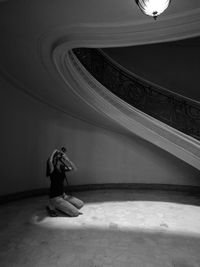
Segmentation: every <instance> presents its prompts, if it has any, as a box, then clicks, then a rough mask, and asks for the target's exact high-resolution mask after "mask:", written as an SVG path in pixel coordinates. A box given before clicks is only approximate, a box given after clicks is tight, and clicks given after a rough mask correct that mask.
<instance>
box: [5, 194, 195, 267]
mask: <svg viewBox="0 0 200 267" xmlns="http://www.w3.org/2000/svg"><path fill="white" fill-rule="evenodd" d="M74 195H75V196H77V197H79V198H80V199H82V200H83V201H85V203H86V204H85V206H84V207H83V208H82V212H83V215H80V216H79V217H76V218H70V217H65V216H63V215H61V214H60V216H59V217H56V218H50V217H48V216H47V214H46V211H45V209H44V208H45V205H46V202H47V197H46V196H43V197H37V198H31V199H26V200H20V201H16V202H12V203H8V204H4V205H1V219H0V266H1V267H7V266H8V267H12V266H13V267H18V266H26V267H29V266H30V267H32V266H37V267H40V266H41V267H42V266H52V267H56V266H60V267H64V266H65V267H68V266H69V267H111V266H112V267H132V266H133V267H199V266H200V197H199V198H198V197H197V196H196V197H195V196H191V195H188V194H186V193H176V192H166V191H165V192H161V191H139V190H137V191H133V190H99V191H88V192H80V193H75V194H74Z"/></svg>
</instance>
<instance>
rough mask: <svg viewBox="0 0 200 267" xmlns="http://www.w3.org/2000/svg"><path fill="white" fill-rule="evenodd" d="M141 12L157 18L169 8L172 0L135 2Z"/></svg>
mask: <svg viewBox="0 0 200 267" xmlns="http://www.w3.org/2000/svg"><path fill="white" fill-rule="evenodd" d="M135 1H136V4H137V5H138V6H139V8H140V9H141V11H142V12H143V13H144V14H146V15H147V16H151V17H153V18H154V19H155V20H156V18H157V17H158V16H159V15H160V14H162V13H163V12H164V11H165V10H166V9H167V8H168V6H169V4H170V2H171V0H135Z"/></svg>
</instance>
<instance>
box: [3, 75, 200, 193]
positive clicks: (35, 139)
mask: <svg viewBox="0 0 200 267" xmlns="http://www.w3.org/2000/svg"><path fill="white" fill-rule="evenodd" d="M0 108H1V138H0V140H1V186H0V195H5V194H9V193H15V192H20V191H24V190H31V189H36V188H43V187H47V186H48V185H49V183H48V178H46V177H45V165H46V159H47V157H48V155H49V153H50V152H52V150H53V149H54V148H59V147H61V146H62V145H64V146H66V147H67V148H68V151H69V155H70V157H71V159H72V160H73V161H74V162H75V163H76V165H77V166H78V172H77V173H71V174H70V175H69V182H70V183H71V184H95V183H115V182H116V183H120V182H121V183H132V182H133V183H164V184H184V185H200V179H199V172H198V171H197V170H196V169H194V168H192V167H190V166H189V165H187V164H185V163H184V162H182V161H180V160H179V159H177V158H175V157H173V156H171V155H170V154H168V153H167V152H165V151H162V150H161V149H159V148H157V147H155V146H154V145H151V144H149V143H148V142H146V141H144V140H142V139H140V138H139V137H134V136H125V135H121V134H118V133H114V132H112V131H109V130H105V129H101V128H98V127H95V126H93V125H91V124H89V123H86V122H84V121H82V120H78V119H75V118H73V117H70V116H68V115H66V114H63V113H61V112H60V111H58V110H56V109H53V108H51V107H49V106H47V105H45V104H43V103H40V102H39V101H37V100H35V99H33V98H32V97H30V96H28V95H27V94H25V93H24V92H22V91H20V90H19V89H16V88H14V87H12V86H11V85H8V84H6V83H5V81H3V80H0Z"/></svg>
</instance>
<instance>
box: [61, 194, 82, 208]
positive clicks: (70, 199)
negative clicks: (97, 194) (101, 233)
mask: <svg viewBox="0 0 200 267" xmlns="http://www.w3.org/2000/svg"><path fill="white" fill-rule="evenodd" d="M63 198H64V200H66V201H68V202H69V203H71V204H72V205H73V206H75V207H76V208H77V209H81V208H82V207H83V206H84V202H83V201H82V200H80V199H78V198H76V197H74V196H71V195H67V194H65V193H64V194H63Z"/></svg>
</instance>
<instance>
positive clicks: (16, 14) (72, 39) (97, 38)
mask: <svg viewBox="0 0 200 267" xmlns="http://www.w3.org/2000/svg"><path fill="white" fill-rule="evenodd" d="M0 33H1V42H0V69H1V72H2V74H3V75H4V76H5V77H6V78H7V79H8V80H11V81H12V82H13V83H14V84H15V86H16V87H18V88H20V89H22V90H24V91H26V92H27V93H29V94H30V95H31V96H34V97H37V99H40V100H41V101H43V102H45V103H49V104H51V105H54V106H56V107H58V108H59V109H60V110H62V111H66V112H69V113H71V114H74V115H77V116H79V117H84V118H89V120H93V121H94V122H95V121H96V119H97V118H96V117H93V116H94V115H93V114H94V112H91V109H90V107H88V106H87V105H86V104H84V103H82V102H81V100H80V99H78V98H77V96H76V95H74V94H73V92H72V91H71V90H70V88H67V87H66V84H64V83H63V82H62V80H61V79H60V77H59V74H58V73H57V71H56V69H55V66H54V63H53V57H52V53H53V51H55V50H56V49H63V51H64V50H67V49H71V48H73V47H78V46H90V47H115V46H118V47H119V46H127V45H129V46H130V45H137V44H146V43H157V42H163V41H169V40H170V41H172V40H177V39H184V38H187V37H193V36H198V35H200V1H196V0H176V1H175V0H174V1H172V3H171V5H170V7H169V8H168V9H167V11H166V12H165V13H164V14H163V15H161V16H160V17H159V18H158V20H157V21H156V22H155V21H154V20H153V19H152V18H150V17H147V16H145V15H144V14H142V13H141V12H140V10H139V9H138V7H137V5H136V4H135V1H130V0H123V1H121V0H110V1H107V0H101V1H99V0H98V1H97V0H85V1H82V0H76V1H74V0H68V1H66V0H65V1H64V0H60V1H55V0H48V1H47V0H43V1H39V0H35V1H29V0H18V1H15V0H9V1H5V2H1V3H0ZM77 103H78V104H77ZM99 116H100V115H99ZM98 119H99V120H100V117H99V118H98ZM101 121H102V124H103V123H105V122H104V119H103V118H102V119H101ZM108 124H109V123H108Z"/></svg>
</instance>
